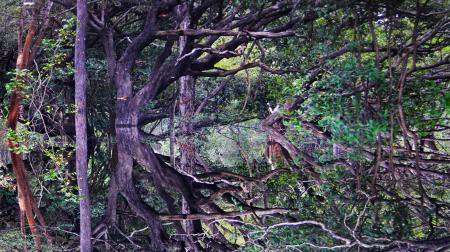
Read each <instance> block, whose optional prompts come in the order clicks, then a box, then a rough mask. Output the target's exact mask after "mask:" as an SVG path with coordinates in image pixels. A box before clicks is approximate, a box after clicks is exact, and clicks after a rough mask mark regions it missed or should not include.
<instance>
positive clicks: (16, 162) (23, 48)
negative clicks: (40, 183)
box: [6, 2, 52, 250]
mask: <svg viewBox="0 0 450 252" xmlns="http://www.w3.org/2000/svg"><path fill="white" fill-rule="evenodd" d="M42 6H43V4H42V3H41V2H39V3H37V4H36V5H35V7H34V8H33V11H32V16H31V21H30V23H29V25H28V31H27V35H26V37H25V41H24V43H23V44H22V41H21V39H22V32H21V31H22V24H23V23H22V16H21V21H20V22H21V23H20V27H19V37H18V44H19V52H18V56H17V61H16V69H17V70H24V69H26V68H27V67H28V64H29V63H30V62H32V61H33V60H34V56H35V54H32V55H30V53H32V48H34V50H35V48H38V47H39V45H40V43H41V41H42V38H43V35H42V34H43V33H44V32H45V30H46V28H47V26H48V17H49V13H50V10H51V7H52V3H48V4H47V6H46V9H45V11H44V15H43V16H44V18H43V19H44V26H43V29H42V30H41V33H39V34H38V35H37V36H36V33H37V25H38V24H37V22H38V16H39V15H40V11H41V7H42ZM17 81H20V82H24V83H26V84H28V83H27V81H28V80H26V79H24V78H23V77H19V76H17ZM21 92H22V90H19V89H15V90H13V92H12V94H11V97H10V103H9V108H8V117H7V125H6V126H7V128H9V129H10V130H12V131H16V127H17V122H18V119H19V114H20V107H21V101H22V94H21ZM8 147H9V148H10V149H11V162H12V167H13V171H14V174H15V175H16V184H17V194H18V201H19V208H20V216H21V218H20V219H21V226H22V227H23V226H24V223H23V220H24V217H25V218H26V219H27V222H28V225H29V227H30V231H31V234H32V236H33V239H34V243H35V246H36V249H37V250H40V249H41V239H40V235H39V230H38V226H37V223H36V221H35V219H34V214H36V217H37V218H38V221H39V224H40V225H41V228H43V230H44V234H45V236H46V238H47V241H48V243H49V244H51V243H52V238H51V236H50V235H49V233H48V231H47V230H46V223H45V220H44V217H43V216H42V213H41V212H40V210H39V208H38V207H37V205H36V202H35V201H34V198H33V193H32V191H31V187H30V184H29V182H28V179H27V177H26V169H25V163H24V161H23V156H22V155H21V154H20V153H17V152H15V151H14V150H15V149H17V148H18V147H19V145H18V144H16V143H14V142H13V141H11V139H8ZM22 230H23V231H24V229H22ZM25 249H26V248H25Z"/></svg>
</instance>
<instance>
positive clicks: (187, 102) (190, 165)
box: [177, 4, 195, 235]
mask: <svg viewBox="0 0 450 252" xmlns="http://www.w3.org/2000/svg"><path fill="white" fill-rule="evenodd" d="M177 16H178V18H179V22H180V29H183V30H184V29H189V26H190V23H191V21H190V17H189V10H188V5H187V4H180V5H179V6H178V7H177ZM178 48H179V52H180V56H182V55H183V54H186V53H188V52H187V51H188V49H189V48H188V37H187V36H180V38H179V39H178ZM179 83H180V95H179V102H178V104H179V109H180V117H181V122H180V128H181V134H182V137H181V139H180V141H179V146H180V169H181V170H182V171H184V172H186V173H187V174H192V173H193V172H194V166H195V163H194V162H195V145H194V142H193V140H194V139H193V137H192V134H193V132H194V130H193V125H192V119H193V118H192V117H193V116H194V113H195V108H194V99H195V80H194V77H192V76H190V75H185V76H181V77H180V80H179ZM181 212H182V214H189V213H191V211H190V208H189V204H188V203H187V202H186V200H185V199H184V198H183V199H182V207H181ZM183 226H184V229H185V231H186V233H187V234H188V235H189V234H192V232H193V230H194V228H193V224H192V221H188V220H184V221H183Z"/></svg>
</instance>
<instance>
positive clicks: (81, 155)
mask: <svg viewBox="0 0 450 252" xmlns="http://www.w3.org/2000/svg"><path fill="white" fill-rule="evenodd" d="M87 20H88V15H87V3H86V0H78V1H77V30H76V39H75V71H76V72H75V105H76V107H77V113H76V114H75V132H76V169H77V182H78V195H79V197H80V250H81V251H82V252H85V251H86V252H89V251H91V250H92V244H91V232H92V231H91V205H90V199H89V187H88V186H89V183H88V162H87V154H88V153H87V126H86V125H87V124H86V87H87V81H88V78H87V71H86V30H87Z"/></svg>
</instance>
